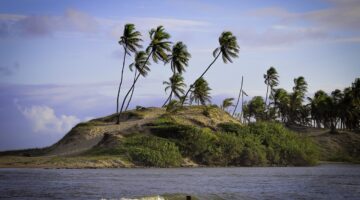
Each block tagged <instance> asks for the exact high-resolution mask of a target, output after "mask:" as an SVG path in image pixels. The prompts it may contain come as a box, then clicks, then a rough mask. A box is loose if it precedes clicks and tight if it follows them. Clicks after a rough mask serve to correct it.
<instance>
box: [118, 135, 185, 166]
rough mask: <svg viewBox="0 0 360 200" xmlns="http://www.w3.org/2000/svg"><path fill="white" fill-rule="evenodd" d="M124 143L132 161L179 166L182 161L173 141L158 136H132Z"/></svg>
mask: <svg viewBox="0 0 360 200" xmlns="http://www.w3.org/2000/svg"><path fill="white" fill-rule="evenodd" d="M123 145H124V147H125V148H126V149H127V154H128V156H129V158H130V159H131V160H132V161H134V162H137V163H139V164H142V165H145V166H155V167H177V166H179V165H180V164H181V161H182V157H181V154H180V152H179V149H178V147H177V146H176V145H175V144H174V143H173V142H171V141H169V140H166V139H163V138H159V137H156V136H143V135H137V136H132V137H129V138H126V140H125V142H124V144H123Z"/></svg>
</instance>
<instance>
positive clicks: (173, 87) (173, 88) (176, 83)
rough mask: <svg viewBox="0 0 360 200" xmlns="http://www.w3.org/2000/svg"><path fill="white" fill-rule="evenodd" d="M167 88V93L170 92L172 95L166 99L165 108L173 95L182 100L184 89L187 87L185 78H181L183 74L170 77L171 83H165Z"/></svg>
mask: <svg viewBox="0 0 360 200" xmlns="http://www.w3.org/2000/svg"><path fill="white" fill-rule="evenodd" d="M163 84H164V85H166V87H165V92H166V91H168V90H170V95H169V97H168V98H167V99H166V101H165V103H164V105H163V107H164V106H165V105H166V103H167V102H170V101H171V98H172V95H173V94H174V95H175V96H176V97H177V98H179V99H180V98H181V96H182V95H184V92H185V91H184V89H183V88H184V87H186V84H185V83H184V78H183V77H182V76H181V74H178V73H175V74H174V75H172V77H170V79H169V81H164V82H163Z"/></svg>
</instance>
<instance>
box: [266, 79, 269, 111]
mask: <svg viewBox="0 0 360 200" xmlns="http://www.w3.org/2000/svg"><path fill="white" fill-rule="evenodd" d="M268 94H269V85H268V84H267V87H266V96H265V105H267V99H268ZM266 107H267V106H266Z"/></svg>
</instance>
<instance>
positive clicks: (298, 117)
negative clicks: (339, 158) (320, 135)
mask: <svg viewBox="0 0 360 200" xmlns="http://www.w3.org/2000/svg"><path fill="white" fill-rule="evenodd" d="M264 78H265V84H266V85H267V88H268V89H267V92H266V96H265V100H264V98H263V97H261V96H255V97H253V98H252V99H251V100H250V101H248V102H245V103H244V105H243V113H242V115H241V116H239V117H240V118H241V119H243V121H245V122H250V121H252V120H255V121H275V120H276V121H281V122H283V123H286V124H296V125H302V126H311V127H317V128H330V129H331V130H332V131H335V130H336V129H348V130H359V128H360V78H356V79H355V81H354V82H353V83H352V84H351V86H350V87H346V88H345V89H344V90H342V91H341V90H339V89H336V90H334V91H332V92H331V93H330V94H327V93H326V92H324V91H323V90H319V91H317V92H316V93H315V94H314V96H313V97H311V98H310V97H307V98H306V92H307V86H308V84H307V82H306V81H305V78H304V77H302V76H300V77H298V78H295V79H294V87H293V89H292V92H288V91H286V90H285V89H283V88H277V86H278V84H279V81H278V73H277V71H276V69H275V68H273V67H270V69H269V70H268V71H267V73H266V74H265V75H264Z"/></svg>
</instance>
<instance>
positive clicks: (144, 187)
mask: <svg viewBox="0 0 360 200" xmlns="http://www.w3.org/2000/svg"><path fill="white" fill-rule="evenodd" d="M175 193H186V194H191V195H195V196H198V197H200V198H201V199H272V200H274V199H336V200H338V199H360V165H349V164H324V165H319V166H316V167H251V168H248V167H240V168H195V169H191V168H186V169H185V168H175V169H158V168H154V169H152V168H150V169H0V199H7V198H9V199H102V198H105V199H121V198H134V197H140V196H147V195H158V194H160V195H161V194H175Z"/></svg>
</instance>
